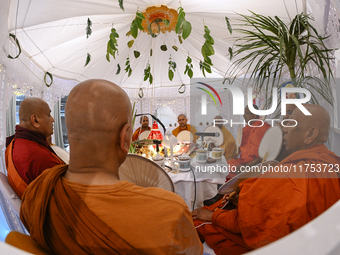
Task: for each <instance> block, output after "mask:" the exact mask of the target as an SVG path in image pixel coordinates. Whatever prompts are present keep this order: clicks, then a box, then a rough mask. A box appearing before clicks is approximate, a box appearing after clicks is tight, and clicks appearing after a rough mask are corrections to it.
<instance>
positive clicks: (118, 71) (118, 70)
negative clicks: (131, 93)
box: [116, 64, 120, 75]
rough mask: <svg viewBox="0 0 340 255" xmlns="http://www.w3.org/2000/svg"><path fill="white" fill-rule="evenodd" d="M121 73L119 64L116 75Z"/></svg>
mask: <svg viewBox="0 0 340 255" xmlns="http://www.w3.org/2000/svg"><path fill="white" fill-rule="evenodd" d="M119 73H120V65H119V64H117V72H116V75H118V74H119Z"/></svg>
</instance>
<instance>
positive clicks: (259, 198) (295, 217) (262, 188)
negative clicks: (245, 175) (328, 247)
mask: <svg viewBox="0 0 340 255" xmlns="http://www.w3.org/2000/svg"><path fill="white" fill-rule="evenodd" d="M305 164H308V168H307V165H305ZM311 164H327V165H328V164H333V165H334V166H335V169H333V170H330V169H326V171H325V172H321V173H318V172H315V171H313V170H312V171H311V168H310V167H311V166H312V165H311ZM339 165H340V157H338V156H336V155H335V154H334V153H333V152H331V151H329V150H328V149H327V148H326V146H324V145H315V146H313V147H311V148H309V149H306V150H300V151H297V152H295V153H293V154H291V155H290V156H288V157H287V158H286V159H285V160H283V161H282V162H280V163H279V164H278V166H277V167H281V166H282V167H286V169H287V170H288V169H289V168H290V169H294V166H295V169H296V172H294V170H291V172H290V173H289V172H287V173H285V172H284V171H278V172H276V173H275V172H271V173H265V174H263V175H261V176H259V177H258V178H251V179H248V180H245V181H243V182H242V183H241V184H240V194H239V199H238V206H237V209H235V210H231V211H226V210H222V209H216V211H214V213H213V217H212V224H206V225H203V226H202V227H199V228H197V231H198V232H199V235H200V236H201V238H204V239H205V240H206V242H207V244H208V245H209V246H210V247H211V248H213V249H214V250H215V253H216V254H241V253H242V252H245V251H246V250H251V249H256V248H259V247H262V246H264V245H266V244H269V243H271V242H273V241H275V240H277V239H279V238H281V237H283V236H285V235H288V234H289V233H291V232H293V231H294V230H296V229H298V228H300V227H301V226H303V225H304V224H306V223H308V222H309V221H311V220H313V219H314V218H316V217H317V216H318V215H320V214H321V213H322V212H324V211H325V210H327V209H328V208H329V207H331V206H332V205H333V204H334V203H335V202H337V201H338V200H339V199H340V185H339V179H338V175H337V173H336V172H335V171H338V170H339V168H338V166H339ZM321 166H322V167H323V165H321ZM315 167H317V165H315ZM339 167H340V166H339ZM321 169H323V168H321ZM332 171H333V172H332ZM219 205H220V201H218V202H217V203H215V204H213V205H211V206H210V207H207V208H208V209H209V210H211V211H213V210H214V208H216V207H217V206H219ZM201 223H202V222H201V221H198V220H195V221H194V224H195V225H196V226H198V225H200V224H201Z"/></svg>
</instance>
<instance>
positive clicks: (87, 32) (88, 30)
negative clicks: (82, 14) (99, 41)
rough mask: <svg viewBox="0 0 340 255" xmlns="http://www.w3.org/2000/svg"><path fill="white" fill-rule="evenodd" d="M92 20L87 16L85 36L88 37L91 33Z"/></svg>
mask: <svg viewBox="0 0 340 255" xmlns="http://www.w3.org/2000/svg"><path fill="white" fill-rule="evenodd" d="M91 27H92V21H91V20H90V18H87V26H86V29H85V30H86V38H89V37H90V35H91V34H92V29H91Z"/></svg>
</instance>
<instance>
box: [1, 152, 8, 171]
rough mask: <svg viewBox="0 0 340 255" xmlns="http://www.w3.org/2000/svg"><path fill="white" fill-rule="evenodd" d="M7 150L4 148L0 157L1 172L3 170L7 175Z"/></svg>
mask: <svg viewBox="0 0 340 255" xmlns="http://www.w3.org/2000/svg"><path fill="white" fill-rule="evenodd" d="M5 152H6V148H5V147H4V148H2V150H1V157H0V168H1V169H0V172H3V173H4V174H5V175H7V169H6V163H5V162H6V160H5Z"/></svg>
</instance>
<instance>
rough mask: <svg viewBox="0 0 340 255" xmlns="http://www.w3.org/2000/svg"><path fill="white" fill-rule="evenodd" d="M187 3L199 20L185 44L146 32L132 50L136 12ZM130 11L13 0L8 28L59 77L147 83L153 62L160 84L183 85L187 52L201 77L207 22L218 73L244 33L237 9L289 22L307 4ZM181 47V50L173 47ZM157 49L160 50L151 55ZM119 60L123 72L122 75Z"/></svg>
mask: <svg viewBox="0 0 340 255" xmlns="http://www.w3.org/2000/svg"><path fill="white" fill-rule="evenodd" d="M180 4H181V6H182V7H183V8H184V11H185V13H186V20H188V21H189V22H190V23H191V25H192V32H191V35H190V36H189V38H187V39H186V40H184V42H183V44H180V43H179V40H178V36H177V34H176V33H175V32H174V31H172V32H170V33H169V32H166V33H165V34H162V33H161V34H160V35H159V36H158V37H157V38H152V37H151V36H150V35H149V34H147V33H143V32H139V35H138V37H137V39H136V40H135V43H134V45H133V46H132V48H131V49H129V48H128V47H127V42H128V41H129V40H131V39H133V38H132V36H126V33H127V32H128V31H129V29H130V25H131V22H132V20H133V19H134V18H135V15H136V11H137V10H140V11H144V10H145V9H146V8H147V7H149V6H159V5H166V6H168V7H169V8H174V9H176V10H177V8H178V7H179V6H180ZM124 8H125V11H123V10H121V9H120V8H119V4H118V1H111V0H97V1H90V0H85V1H68V0H60V1H52V0H44V1H39V0H31V1H18V0H13V1H10V6H9V17H8V29H9V32H10V33H12V34H15V35H16V36H17V38H18V40H19V42H20V45H21V48H22V50H23V52H24V54H26V55H27V56H28V57H29V58H30V60H32V61H33V62H34V63H35V64H36V65H37V66H39V67H40V68H41V69H42V70H43V71H44V72H49V73H51V74H52V75H53V76H55V77H61V78H64V79H71V80H76V81H83V80H86V79H89V78H102V79H107V80H110V81H113V82H115V83H117V84H119V85H121V86H122V87H123V88H138V89H139V88H141V87H144V88H148V87H149V82H148V81H143V70H144V68H145V66H146V64H147V63H148V62H149V63H150V66H151V72H152V74H153V76H154V83H153V87H168V86H171V87H179V86H180V85H182V84H190V79H189V77H188V76H187V75H184V69H185V65H186V58H187V56H188V55H190V56H191V58H192V59H193V64H194V68H193V71H194V77H202V73H201V71H200V70H199V61H200V60H203V57H202V54H201V47H202V45H203V43H204V38H203V34H204V25H206V26H208V27H209V29H210V31H211V36H212V37H213V38H214V39H215V45H214V48H215V55H213V56H212V57H211V59H212V62H213V68H212V69H213V70H212V71H213V73H212V74H211V75H209V77H224V76H225V72H226V70H227V68H228V67H229V65H230V62H229V54H228V48H229V47H232V45H233V43H234V41H235V38H237V37H238V34H237V33H235V32H234V33H233V34H232V35H231V34H230V33H229V32H228V29H227V24H226V21H225V16H227V17H229V18H230V20H231V23H232V25H234V24H236V23H237V21H236V20H235V17H237V13H241V14H250V12H249V11H248V10H251V11H253V12H256V13H260V14H264V15H273V16H274V15H276V16H279V17H280V18H281V19H283V20H284V21H286V22H287V23H289V21H290V19H291V18H292V17H294V16H295V15H296V14H297V13H301V12H303V11H305V10H306V1H303V0H296V1H287V0H264V1H252V0H239V1H225V0H214V1H206V0H184V1H181V3H180V2H179V1H170V0H165V1H158V0H153V1H141V0H136V1H130V0H125V1H124ZM88 18H90V19H91V21H92V23H93V26H92V31H93V32H92V35H91V36H90V37H89V38H88V39H87V38H86V34H85V28H86V24H87V19H88ZM112 27H114V28H115V29H117V32H118V34H119V35H120V37H119V39H118V49H119V50H118V52H119V56H117V57H116V60H114V59H113V58H112V57H111V62H110V63H109V62H108V61H107V60H106V58H105V55H106V47H107V46H106V45H107V42H108V40H109V35H110V30H111V28H112ZM162 44H165V45H167V48H168V50H167V51H161V50H160V45H162ZM172 45H175V46H177V47H178V49H179V50H178V51H177V52H176V51H175V50H173V49H172ZM150 49H153V55H152V57H150V53H149V52H150ZM134 50H138V51H140V52H141V56H140V57H139V58H138V59H136V58H135V57H134V56H133V51H134ZM87 53H90V54H91V56H92V60H91V62H90V64H89V65H88V66H86V67H84V64H85V60H86V55H87ZM13 55H14V54H13ZM170 55H171V57H172V61H175V62H176V63H177V70H176V73H175V76H174V79H173V81H170V80H169V78H168V61H169V57H170ZM128 56H129V57H130V61H131V67H132V69H133V71H132V75H131V76H130V77H128V76H127V74H126V73H125V71H124V68H125V61H126V58H127V57H128ZM117 64H120V67H121V69H122V70H121V72H120V74H118V75H116V71H117Z"/></svg>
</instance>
